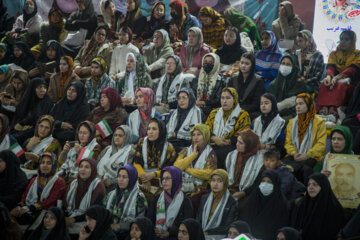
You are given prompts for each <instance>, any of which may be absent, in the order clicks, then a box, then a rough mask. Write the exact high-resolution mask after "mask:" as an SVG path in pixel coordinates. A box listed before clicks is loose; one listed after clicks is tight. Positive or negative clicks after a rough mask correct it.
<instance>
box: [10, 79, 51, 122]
mask: <svg viewBox="0 0 360 240" xmlns="http://www.w3.org/2000/svg"><path fill="white" fill-rule="evenodd" d="M42 84H44V85H47V84H46V81H45V79H44V78H34V79H32V80H31V81H30V84H29V86H28V88H27V89H26V92H25V93H24V96H23V97H22V99H21V101H20V103H19V104H18V105H17V107H16V111H15V115H14V119H13V122H12V127H13V126H15V124H16V123H18V122H20V121H21V120H23V119H24V118H25V117H27V116H28V114H29V113H30V112H31V113H32V118H33V119H34V120H35V121H36V120H37V119H38V118H39V117H40V116H41V115H44V114H47V113H49V112H50V110H51V108H52V106H53V102H52V100H51V98H50V97H49V95H48V94H47V93H46V94H45V96H44V97H43V98H42V99H39V98H38V97H37V95H36V88H37V87H38V86H40V85H42ZM34 123H35V122H34Z"/></svg>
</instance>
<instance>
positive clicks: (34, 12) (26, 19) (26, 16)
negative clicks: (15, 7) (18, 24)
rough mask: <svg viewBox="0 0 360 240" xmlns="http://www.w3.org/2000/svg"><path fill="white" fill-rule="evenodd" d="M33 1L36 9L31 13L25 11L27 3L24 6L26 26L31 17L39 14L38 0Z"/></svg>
mask: <svg viewBox="0 0 360 240" xmlns="http://www.w3.org/2000/svg"><path fill="white" fill-rule="evenodd" d="M32 2H33V3H34V6H35V8H34V11H33V12H32V13H30V14H27V13H26V11H25V4H24V8H23V16H24V19H23V20H24V27H25V25H26V23H27V22H28V21H29V20H30V18H32V17H34V16H35V15H36V14H37V5H36V1H35V0H32Z"/></svg>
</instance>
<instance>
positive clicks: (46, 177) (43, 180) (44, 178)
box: [37, 152, 58, 193]
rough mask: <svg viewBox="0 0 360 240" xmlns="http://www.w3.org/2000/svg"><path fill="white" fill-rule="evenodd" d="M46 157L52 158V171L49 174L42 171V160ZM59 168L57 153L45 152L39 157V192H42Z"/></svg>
mask: <svg viewBox="0 0 360 240" xmlns="http://www.w3.org/2000/svg"><path fill="white" fill-rule="evenodd" d="M44 157H49V158H50V159H51V163H52V164H51V171H50V173H49V174H43V173H41V171H40V165H41V161H42V159H43V158H44ZM57 168H58V159H57V157H56V155H55V154H53V153H51V152H45V153H43V154H41V156H40V159H39V168H38V175H37V189H38V193H41V192H42V191H43V189H44V188H45V186H46V184H47V183H48V182H49V181H50V179H51V178H52V177H53V176H54V175H55V173H56V170H57Z"/></svg>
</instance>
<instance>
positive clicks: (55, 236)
mask: <svg viewBox="0 0 360 240" xmlns="http://www.w3.org/2000/svg"><path fill="white" fill-rule="evenodd" d="M43 236H46V237H45V238H44V240H60V239H64V240H70V236H69V233H68V231H67V228H66V223H65V216H64V212H63V210H62V209H61V208H58V207H51V208H49V210H48V211H47V212H46V213H45V216H44V218H43V220H42V222H41V224H40V225H39V226H38V227H37V228H36V229H35V230H34V231H33V232H32V233H31V235H30V236H29V238H28V240H38V239H42V237H43Z"/></svg>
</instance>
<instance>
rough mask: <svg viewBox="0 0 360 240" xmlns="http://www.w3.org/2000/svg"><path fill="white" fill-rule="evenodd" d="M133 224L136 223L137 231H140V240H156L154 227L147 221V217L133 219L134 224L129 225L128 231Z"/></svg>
mask: <svg viewBox="0 0 360 240" xmlns="http://www.w3.org/2000/svg"><path fill="white" fill-rule="evenodd" d="M134 223H136V225H137V226H138V227H139V229H140V231H141V236H140V239H141V240H155V239H156V237H155V231H154V225H153V223H152V222H151V220H150V219H148V218H147V217H137V218H136V219H135V222H133V223H131V224H130V229H131V225H133V224H134ZM127 239H129V240H130V239H131V237H130V236H129V237H128V238H127Z"/></svg>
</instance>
